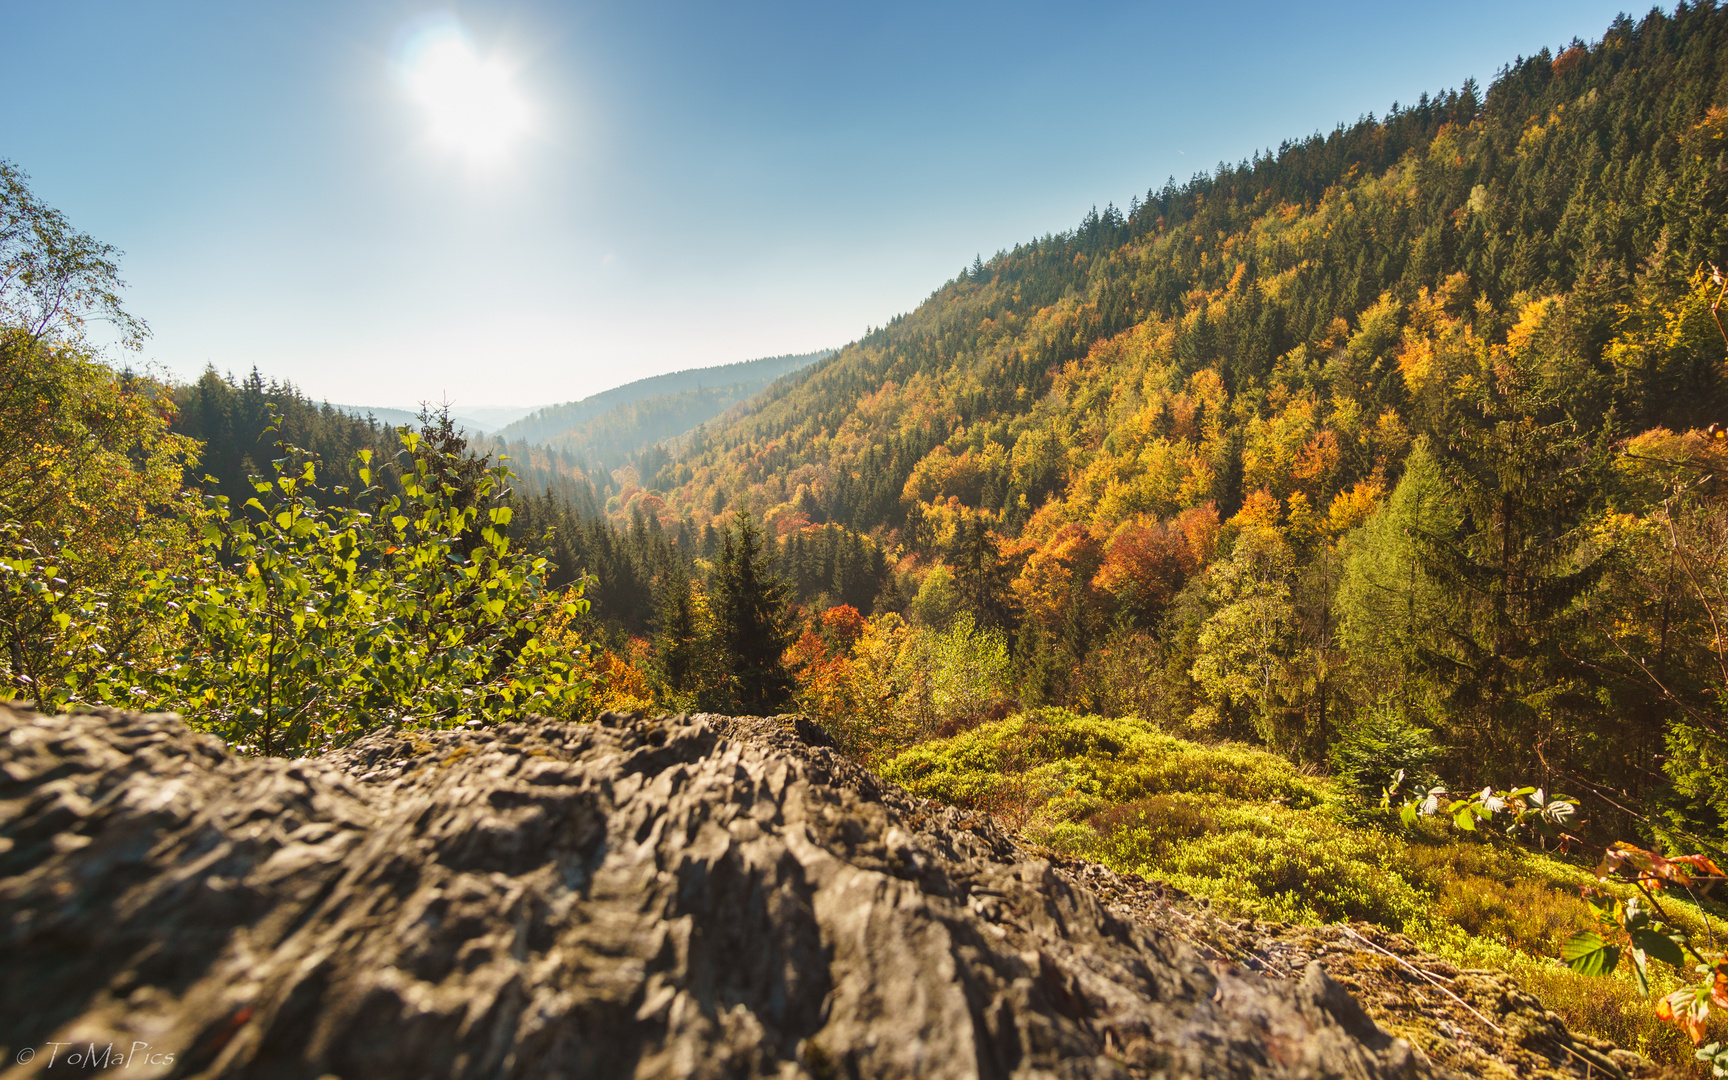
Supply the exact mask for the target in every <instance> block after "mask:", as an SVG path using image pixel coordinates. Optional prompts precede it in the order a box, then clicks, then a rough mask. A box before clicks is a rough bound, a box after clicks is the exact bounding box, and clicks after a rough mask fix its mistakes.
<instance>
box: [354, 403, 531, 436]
mask: <svg viewBox="0 0 1728 1080" xmlns="http://www.w3.org/2000/svg"><path fill="white" fill-rule="evenodd" d="M330 407H331V408H332V409H335V410H337V411H338V412H344V413H347V414H348V415H349V416H357V417H360V418H361V419H365V418H366V417H368V416H370V417H372V418H373V419H375V420H377V421H378V422H379V423H381V424H389V425H391V426H392V427H400V426H402V425H403V424H418V423H419V422H420V421H419V415H420V410H419V409H417V408H416V409H391V408H380V407H378V406H375V405H332V406H330ZM536 407H537V406H533V405H476V406H473V407H470V408H463V407H461V406H452V407H451V410H450V419H451V420H454V421H455V422H456V426H457V427H459V428H462V429H464V430H465V431H468V432H471V433H473V434H476V435H488V434H491V433H492V432H494V431H497V430H498V429H499V428H501V427H503V426H504V425H506V424H508V423H511V422H512V421H515V420H519V419H521V418H522V417H524V416H526V415H528V414H529V413H531V412H533V411H534V409H535V408H536Z"/></svg>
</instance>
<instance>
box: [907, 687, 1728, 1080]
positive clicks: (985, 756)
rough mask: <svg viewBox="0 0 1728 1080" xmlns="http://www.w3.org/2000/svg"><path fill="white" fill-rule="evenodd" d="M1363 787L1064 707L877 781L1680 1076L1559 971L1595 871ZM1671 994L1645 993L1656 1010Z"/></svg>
mask: <svg viewBox="0 0 1728 1080" xmlns="http://www.w3.org/2000/svg"><path fill="white" fill-rule="evenodd" d="M1388 726H1397V727H1399V730H1392V731H1380V732H1379V733H1378V735H1376V734H1375V733H1374V732H1369V733H1368V734H1369V735H1370V736H1373V738H1378V737H1379V736H1380V735H1386V736H1388V737H1395V738H1393V741H1395V742H1398V743H1399V745H1401V746H1403V747H1404V749H1406V750H1412V751H1413V753H1412V755H1411V760H1410V761H1409V762H1408V763H1406V764H1405V766H1404V767H1409V766H1411V765H1416V766H1418V767H1419V766H1420V762H1419V760H1418V759H1419V758H1420V757H1421V753H1420V751H1421V747H1420V745H1415V743H1412V742H1411V741H1410V740H1407V739H1404V738H1403V735H1404V734H1408V732H1407V731H1404V730H1403V729H1402V727H1401V726H1398V725H1388ZM1367 741H1373V739H1369V740H1367ZM1415 742H1416V743H1419V742H1420V739H1417V740H1415ZM1362 764H1363V765H1364V766H1367V765H1368V764H1369V762H1368V757H1367V756H1366V755H1364V756H1363V758H1362ZM1368 771H1369V769H1368V768H1366V767H1365V768H1363V769H1362V770H1361V771H1360V773H1359V774H1358V775H1357V776H1355V777H1352V781H1353V782H1349V783H1344V782H1339V781H1335V780H1331V779H1323V778H1318V777H1314V776H1310V775H1306V774H1304V773H1303V772H1302V771H1300V770H1299V769H1298V768H1297V767H1296V766H1294V765H1292V764H1291V763H1290V762H1289V761H1287V760H1285V759H1284V758H1282V757H1279V756H1277V755H1276V754H1272V753H1269V752H1267V751H1265V750H1260V749H1256V748H1254V747H1249V746H1243V745H1239V744H1229V743H1226V744H1222V745H1214V746H1206V745H1201V744H1198V743H1193V742H1188V741H1185V740H1182V739H1178V738H1174V737H1172V736H1170V735H1167V734H1165V733H1163V732H1161V731H1159V730H1158V729H1157V728H1155V727H1153V726H1152V725H1151V724H1149V723H1146V722H1145V721H1142V720H1139V719H1137V718H1134V717H1122V718H1116V719H1108V718H1104V717H1098V716H1085V715H1080V714H1076V713H1072V712H1069V711H1067V710H1064V709H1057V708H1043V709H1034V710H1028V711H1026V712H1022V713H1018V714H1016V715H1013V716H1009V717H1007V718H1005V719H1002V720H998V721H992V722H989V723H985V724H981V725H980V726H978V727H976V728H974V729H972V730H970V731H966V732H963V733H961V734H959V735H955V736H953V737H952V738H947V739H937V740H932V741H929V742H924V743H920V744H917V745H915V746H912V747H910V748H909V749H906V750H904V751H902V752H901V753H899V754H897V755H895V756H893V757H892V758H890V759H889V760H888V761H887V762H886V764H885V766H884V767H883V769H882V772H883V775H884V776H885V777H886V778H887V779H890V780H893V781H895V782H896V783H899V784H902V785H903V786H905V787H906V788H907V789H909V790H910V791H912V792H913V793H915V794H918V795H923V796H927V797H930V798H934V799H939V800H942V801H944V802H948V803H952V804H954V805H957V806H964V807H968V808H973V809H980V810H988V811H991V812H993V813H997V814H999V815H1001V816H1002V817H1003V818H1004V819H1005V820H1006V821H1007V822H1008V823H1009V824H1010V825H1011V826H1013V827H1015V828H1018V829H1020V830H1021V831H1022V833H1023V834H1024V835H1025V836H1026V837H1027V838H1028V839H1030V840H1032V841H1034V842H1035V843H1039V844H1042V845H1045V846H1046V847H1048V848H1050V849H1052V850H1053V851H1055V852H1058V853H1061V854H1065V855H1074V856H1080V857H1084V858H1090V859H1094V860H1096V861H1098V862H1101V863H1104V864H1105V865H1107V866H1110V867H1112V868H1113V869H1115V870H1118V871H1120V872H1122V873H1128V874H1138V875H1141V876H1144V877H1148V878H1155V879H1157V880H1160V881H1164V882H1168V883H1169V884H1171V885H1174V886H1175V887H1177V888H1179V889H1182V890H1184V891H1186V892H1190V893H1193V894H1195V895H1197V896H1201V897H1205V898H1207V899H1208V900H1210V901H1211V902H1212V903H1213V905H1214V907H1215V908H1217V909H1219V910H1220V911H1222V912H1224V913H1226V914H1229V915H1232V916H1246V917H1252V918H1258V919H1267V920H1277V921H1287V922H1298V923H1309V924H1317V923H1323V922H1332V921H1336V920H1339V919H1354V920H1362V921H1365V922H1371V923H1374V924H1376V925H1379V926H1383V927H1385V928H1387V929H1389V930H1394V931H1397V932H1400V933H1404V934H1408V935H1410V936H1411V937H1412V938H1414V939H1415V940H1416V941H1418V942H1419V943H1420V944H1421V945H1422V946H1423V947H1424V948H1427V949H1429V950H1430V951H1432V952H1434V953H1436V954H1438V955H1440V956H1443V957H1445V958H1446V959H1447V960H1450V961H1451V962H1453V963H1456V964H1458V965H1459V966H1461V967H1477V968H1483V967H1485V968H1496V969H1499V970H1503V971H1509V972H1511V973H1512V974H1514V975H1516V976H1517V977H1519V979H1520V980H1521V981H1522V982H1523V984H1524V985H1525V986H1526V987H1527V988H1528V989H1530V990H1531V991H1532V992H1533V993H1536V994H1537V995H1538V996H1539V997H1541V999H1542V1000H1543V1001H1544V1002H1545V1003H1546V1004H1547V1005H1548V1006H1549V1007H1550V1008H1552V1009H1554V1010H1555V1011H1556V1012H1557V1013H1559V1014H1560V1015H1561V1016H1562V1018H1564V1019H1565V1020H1566V1022H1567V1023H1568V1024H1571V1025H1572V1026H1574V1027H1575V1028H1577V1029H1578V1030H1581V1031H1586V1032H1590V1033H1593V1034H1596V1035H1599V1036H1601V1037H1603V1038H1609V1039H1612V1040H1614V1041H1615V1042H1617V1043H1619V1044H1621V1045H1624V1046H1628V1047H1630V1048H1632V1049H1636V1050H1638V1051H1640V1052H1642V1053H1645V1054H1647V1055H1649V1056H1651V1057H1652V1058H1653V1059H1655V1060H1657V1061H1659V1062H1663V1063H1666V1064H1671V1065H1678V1066H1681V1067H1682V1068H1683V1069H1687V1070H1690V1068H1691V1067H1692V1065H1693V1064H1695V1063H1694V1062H1693V1061H1692V1056H1691V1046H1690V1043H1689V1041H1688V1040H1686V1039H1685V1038H1684V1037H1682V1036H1681V1035H1680V1034H1679V1033H1678V1032H1677V1031H1676V1030H1675V1029H1674V1028H1673V1027H1671V1026H1669V1025H1667V1024H1664V1023H1662V1022H1661V1021H1660V1020H1658V1019H1657V1018H1656V1016H1655V1015H1654V1014H1653V1013H1652V1012H1651V1009H1650V1006H1649V1002H1647V1001H1646V1000H1644V998H1643V997H1642V996H1641V995H1640V993H1639V991H1638V988H1637V987H1636V985H1635V984H1634V983H1633V981H1632V979H1631V977H1630V976H1629V975H1617V976H1615V977H1613V978H1607V979H1602V978H1590V977H1587V976H1583V975H1579V974H1577V973H1576V972H1573V971H1570V970H1568V969H1567V968H1565V967H1564V966H1563V965H1561V964H1560V962H1559V960H1558V959H1557V958H1558V956H1559V955H1560V947H1561V945H1563V944H1564V943H1565V942H1566V941H1567V940H1568V939H1569V938H1570V937H1571V936H1572V935H1573V934H1575V933H1577V932H1578V931H1579V930H1580V929H1585V928H1588V927H1591V926H1594V925H1595V924H1596V919H1595V916H1594V915H1593V914H1592V913H1591V911H1590V908H1589V906H1588V905H1586V904H1585V903H1584V901H1583V899H1582V898H1581V895H1580V893H1581V890H1582V889H1584V888H1587V887H1601V883H1600V882H1598V881H1597V879H1596V876H1595V874H1594V873H1592V872H1591V871H1590V869H1589V868H1588V867H1586V866H1584V865H1582V864H1580V863H1578V862H1574V861H1567V860H1566V859H1565V858H1562V857H1559V856H1556V855H1552V854H1547V853H1544V852H1541V851H1536V850H1532V849H1529V848H1525V847H1521V846H1519V845H1517V844H1515V843H1512V842H1510V841H1508V840H1506V839H1504V838H1500V837H1495V836H1489V835H1485V834H1470V835H1466V834H1463V833H1460V832H1458V831H1455V830H1451V829H1450V828H1449V827H1447V826H1444V825H1442V824H1441V823H1439V822H1436V821H1435V820H1434V819H1433V818H1423V819H1421V820H1420V821H1419V822H1418V823H1417V825H1416V826H1415V827H1414V828H1403V827H1401V826H1400V825H1399V824H1398V820H1397V817H1396V816H1395V815H1392V814H1388V813H1386V812H1384V811H1380V810H1378V809H1377V808H1376V805H1375V804H1377V802H1378V794H1379V792H1378V790H1377V789H1376V790H1375V791H1373V792H1372V793H1371V794H1372V795H1373V796H1374V798H1373V799H1372V800H1370V799H1369V798H1368V797H1367V796H1368V795H1369V794H1370V793H1369V792H1368V790H1367V789H1368V788H1369V787H1372V786H1373V783H1372V778H1371V777H1369V776H1368V775H1367V773H1368ZM1628 891H1629V890H1628ZM1665 902H1670V903H1671V906H1672V908H1673V910H1674V911H1675V913H1676V918H1677V921H1678V922H1680V923H1683V924H1685V925H1686V926H1687V928H1688V929H1689V930H1691V931H1692V932H1693V933H1694V934H1696V935H1698V936H1700V937H1702V936H1705V935H1707V934H1709V933H1714V934H1715V936H1716V938H1717V939H1718V940H1721V939H1724V938H1725V937H1728V922H1724V921H1723V920H1722V919H1720V918H1714V917H1711V916H1708V915H1706V914H1705V913H1704V912H1703V911H1701V910H1700V909H1699V908H1698V907H1696V906H1695V905H1691V904H1687V903H1684V902H1681V901H1678V900H1675V899H1674V898H1673V897H1672V896H1670V897H1669V898H1667V901H1665ZM1678 985H1679V981H1678V979H1677V978H1669V977H1668V976H1667V975H1666V974H1663V975H1662V976H1661V977H1660V978H1654V977H1653V979H1652V986H1653V989H1654V990H1655V991H1656V992H1657V993H1659V994H1660V993H1666V992H1668V991H1669V990H1672V989H1673V988H1674V987H1676V986H1678Z"/></svg>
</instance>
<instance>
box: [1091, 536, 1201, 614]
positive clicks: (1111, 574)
mask: <svg viewBox="0 0 1728 1080" xmlns="http://www.w3.org/2000/svg"><path fill="white" fill-rule="evenodd" d="M1199 568H1200V564H1199V562H1198V560H1196V558H1195V555H1194V551H1193V549H1192V548H1190V547H1189V545H1188V538H1187V536H1185V535H1184V534H1183V531H1182V528H1181V526H1180V525H1179V524H1178V523H1177V522H1175V521H1170V522H1164V523H1160V522H1158V521H1156V520H1152V519H1148V518H1140V519H1136V520H1134V521H1127V522H1124V523H1122V524H1121V525H1120V526H1118V527H1117V529H1116V532H1115V535H1113V536H1111V537H1110V543H1109V544H1108V545H1107V546H1106V547H1105V549H1104V562H1103V565H1101V566H1100V567H1099V568H1098V573H1097V574H1096V575H1095V576H1094V577H1093V578H1092V585H1093V587H1094V588H1097V589H1102V590H1103V591H1105V592H1107V593H1109V594H1110V595H1112V596H1114V597H1115V598H1116V599H1117V601H1118V602H1119V603H1122V604H1124V605H1126V606H1127V607H1128V608H1129V609H1130V610H1132V611H1133V612H1134V613H1135V614H1137V615H1139V616H1141V617H1143V618H1149V617H1151V616H1153V615H1155V614H1156V613H1157V612H1158V610H1159V609H1161V608H1162V607H1163V606H1164V605H1165V604H1167V603H1169V602H1170V600H1171V598H1172V597H1174V596H1175V595H1176V593H1177V592H1178V591H1179V590H1180V589H1181V588H1182V586H1183V584H1184V583H1185V582H1186V581H1187V580H1188V578H1189V577H1190V576H1192V575H1193V574H1194V572H1195V571H1196V570H1198V569H1199Z"/></svg>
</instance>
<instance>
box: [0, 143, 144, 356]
mask: <svg viewBox="0 0 1728 1080" xmlns="http://www.w3.org/2000/svg"><path fill="white" fill-rule="evenodd" d="M27 179H28V178H27V177H26V176H25V175H24V173H23V172H22V171H21V170H19V168H18V167H17V166H16V165H13V164H12V163H11V162H9V161H6V160H3V159H0V327H4V328H5V329H6V330H7V331H9V332H11V333H14V334H17V335H19V336H21V337H22V338H23V339H24V341H25V342H27V343H28V344H29V345H44V344H51V343H52V344H58V345H60V346H62V347H71V348H75V349H80V350H82V349H83V348H84V347H85V346H86V344H87V339H86V337H85V329H86V326H87V324H88V323H89V322H91V321H99V322H105V323H108V324H109V325H110V326H111V327H112V328H113V330H114V332H115V333H116V334H117V335H118V337H119V339H120V342H121V344H123V345H125V346H126V347H128V348H133V349H136V348H137V347H138V346H139V345H141V344H142V343H143V341H144V338H145V337H147V336H148V335H149V333H150V331H149V329H148V328H147V327H146V326H145V325H144V323H143V322H142V321H140V320H138V319H136V318H133V317H132V315H130V314H128V313H127V311H126V309H125V308H124V307H122V306H121V304H120V289H121V288H122V287H123V283H122V282H121V281H120V266H119V256H120V253H119V252H118V251H116V250H115V249H114V247H113V246H112V245H110V244H104V243H101V242H100V241H97V240H94V239H92V238H91V237H90V236H88V235H86V234H85V233H81V232H79V231H78V230H76V229H74V228H72V226H71V224H70V223H69V222H67V220H66V218H65V216H64V215H63V214H61V213H60V212H59V211H58V210H55V209H54V208H53V207H50V206H48V205H47V204H45V203H43V202H42V201H41V200H40V199H38V198H36V196H35V195H33V194H32V193H31V191H30V187H29V185H28V183H27V182H26V181H27Z"/></svg>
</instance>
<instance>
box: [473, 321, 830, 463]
mask: <svg viewBox="0 0 1728 1080" xmlns="http://www.w3.org/2000/svg"><path fill="white" fill-rule="evenodd" d="M833 354H834V350H832V349H822V350H818V351H816V352H809V353H792V354H787V355H784V356H768V357H763V358H761V359H757V360H745V361H741V362H739V363H736V364H723V365H720V366H717V367H705V368H690V369H687V370H684V371H674V372H670V373H668V374H665V375H654V376H650V377H649V378H646V379H638V380H636V381H635V382H631V383H626V384H624V385H623V386H619V387H614V388H613V389H611V390H606V391H603V392H601V393H598V394H594V395H592V396H590V397H586V398H583V399H581V400H580V401H570V402H565V403H564V404H562V405H549V406H546V407H545V408H542V409H538V410H536V411H534V412H533V413H531V414H529V415H528V416H525V417H523V418H522V419H520V420H517V421H515V422H514V423H511V424H509V425H507V426H505V427H503V428H502V429H500V430H497V431H495V432H492V434H494V435H495V436H496V437H497V438H499V439H502V440H504V441H506V442H526V443H537V444H540V445H543V446H550V447H554V448H556V449H559V450H563V451H565V452H567V453H571V454H576V455H578V456H580V457H582V458H584V459H586V460H588V461H590V462H592V463H594V464H596V465H599V466H602V467H604V466H610V465H619V464H622V463H623V462H624V459H626V458H629V457H631V456H632V455H635V454H637V453H639V452H640V451H642V450H644V449H646V448H647V447H649V446H652V445H654V444H655V443H659V442H663V441H665V440H669V439H675V438H677V437H678V436H680V435H684V434H686V433H688V432H690V431H691V430H693V429H695V428H696V427H698V426H700V425H701V424H704V423H707V422H708V421H710V420H713V419H715V418H716V417H718V416H720V415H721V414H722V413H724V412H725V411H726V410H727V409H729V408H731V407H732V406H734V405H736V404H738V403H739V402H741V401H745V400H748V399H749V398H751V397H754V396H755V395H756V394H759V393H761V392H762V391H763V390H766V389H767V388H768V387H769V385H770V384H772V383H773V382H774V381H775V380H776V379H779V378H780V377H782V376H784V375H789V374H791V373H792V372H795V371H799V370H801V369H803V368H806V367H808V366H810V365H811V364H814V363H816V362H818V361H820V360H823V359H825V358H827V357H829V356H832V355H833Z"/></svg>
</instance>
